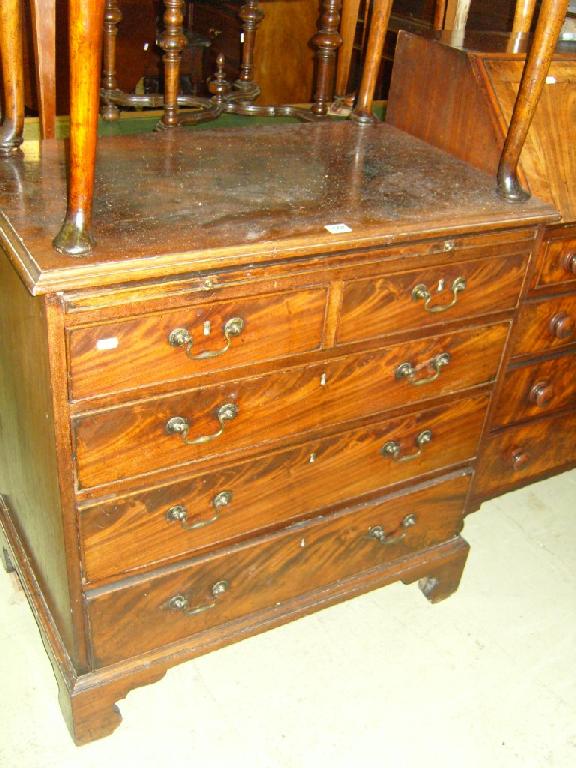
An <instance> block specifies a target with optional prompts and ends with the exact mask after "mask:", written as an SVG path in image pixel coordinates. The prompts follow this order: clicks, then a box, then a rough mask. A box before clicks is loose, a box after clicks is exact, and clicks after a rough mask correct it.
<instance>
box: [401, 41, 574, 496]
mask: <svg viewBox="0 0 576 768" xmlns="http://www.w3.org/2000/svg"><path fill="white" fill-rule="evenodd" d="M524 48H525V41H523V40H522V38H519V39H517V40H516V39H515V38H513V37H508V36H507V35H495V34H490V33H483V34H475V33H472V34H468V35H467V36H466V38H465V39H464V40H463V41H457V40H455V39H453V38H452V36H451V35H450V34H448V33H444V34H441V35H440V34H439V35H436V36H426V35H425V36H415V35H410V34H407V33H401V34H400V37H399V44H398V48H397V52H396V60H395V61H396V63H395V70H394V80H393V83H392V88H391V91H390V100H389V104H388V112H387V118H386V119H387V120H388V121H390V123H391V124H392V125H395V126H396V127H398V128H401V129H402V130H405V131H408V132H410V133H411V134H413V135H415V136H417V137H419V138H421V139H424V140H425V141H427V142H429V143H430V144H432V145H434V146H437V147H440V148H442V149H444V150H446V151H448V152H451V153H453V154H454V155H456V156H458V157H460V158H461V159H463V160H465V161H467V162H469V163H471V164H473V165H475V166H476V167H478V168H481V169H483V170H486V171H488V172H490V173H495V172H496V168H497V167H498V159H499V156H500V152H501V149H502V146H503V144H504V139H505V136H506V131H507V127H508V123H509V121H510V116H511V114H512V109H513V106H514V101H515V98H516V93H517V90H518V84H519V82H520V77H521V74H522V68H523V64H524V59H525V55H526V54H525V50H524ZM424 72H425V73H426V77H425V78H424V77H423V73H424ZM424 100H425V101H426V103H427V105H428V109H427V110H422V109H420V108H419V106H418V105H419V102H422V101H424ZM575 125H576V44H574V43H573V42H572V43H571V42H562V43H559V44H558V47H557V50H556V53H555V54H554V55H553V57H552V63H551V65H550V69H549V72H548V77H547V81H546V85H545V86H544V92H543V94H542V96H541V98H540V101H539V103H538V107H537V109H536V113H535V116H534V121H533V123H532V127H531V128H530V131H529V133H528V138H527V140H526V144H525V146H524V149H523V151H522V155H521V159H520V173H521V176H522V179H523V183H524V184H525V185H526V187H527V188H529V189H530V191H531V192H532V193H533V194H535V195H538V196H539V197H541V198H542V199H544V200H547V201H548V202H550V203H551V204H553V205H554V206H555V207H556V208H557V210H558V211H559V212H560V214H561V217H562V221H561V223H560V224H551V225H549V226H548V227H547V228H546V230H545V232H544V235H543V238H542V240H541V242H540V245H539V248H538V252H537V255H536V258H535V260H534V264H533V267H532V269H531V271H530V275H529V286H528V291H527V293H526V296H525V298H524V300H523V305H522V308H521V311H520V312H519V314H518V317H517V319H516V321H515V327H514V330H513V339H512V343H511V348H510V359H509V363H508V369H507V372H506V375H505V376H503V377H502V381H501V383H500V384H499V387H498V394H497V398H496V402H495V405H494V409H493V411H492V414H491V417H490V430H489V431H490V433H491V436H490V437H489V439H488V440H487V442H486V443H485V445H484V447H483V450H482V455H481V459H480V461H479V465H478V470H477V473H476V483H475V489H474V496H475V498H476V503H479V502H481V501H482V500H483V499H486V498H489V497H491V496H495V495H498V494H499V493H502V492H504V491H508V490H512V489H513V488H517V487H519V486H521V485H524V484H526V483H528V482H532V481H533V480H538V479H541V478H543V477H546V476H548V475H551V474H555V473H558V472H561V471H563V470H565V469H569V468H571V467H573V466H574V465H575V464H576V442H575V440H574V434H575V432H574V425H575V416H576V414H575V411H574V406H575V404H576V399H575V395H574V391H575V385H574V372H575V370H576V369H575V362H576V357H575V355H576V193H575V190H576V153H575V152H574V133H575V128H574V126H575Z"/></svg>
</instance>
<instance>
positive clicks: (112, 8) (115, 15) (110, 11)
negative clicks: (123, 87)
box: [102, 0, 122, 120]
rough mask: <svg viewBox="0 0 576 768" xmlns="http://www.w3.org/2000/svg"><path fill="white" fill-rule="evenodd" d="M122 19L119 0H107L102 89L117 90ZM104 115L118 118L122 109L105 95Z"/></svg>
mask: <svg viewBox="0 0 576 768" xmlns="http://www.w3.org/2000/svg"><path fill="white" fill-rule="evenodd" d="M121 21H122V12H121V11H120V8H119V7H118V3H117V0H105V6H104V45H103V48H102V90H103V91H104V94H105V92H106V91H117V90H118V80H117V79H116V38H117V36H118V24H119V23H120V22H121ZM102 100H103V104H102V117H103V118H104V120H117V119H118V118H119V116H120V110H119V109H118V107H117V106H116V104H112V103H111V102H110V101H109V100H108V99H106V96H105V95H103V99H102Z"/></svg>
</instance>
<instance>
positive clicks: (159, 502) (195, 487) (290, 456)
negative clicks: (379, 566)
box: [80, 395, 487, 581]
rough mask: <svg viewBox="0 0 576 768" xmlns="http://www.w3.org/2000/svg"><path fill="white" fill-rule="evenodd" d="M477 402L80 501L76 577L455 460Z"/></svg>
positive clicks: (261, 526)
mask: <svg viewBox="0 0 576 768" xmlns="http://www.w3.org/2000/svg"><path fill="white" fill-rule="evenodd" d="M486 405H487V396H486V395H482V396H476V397H474V398H465V399H463V400H458V401H456V402H453V403H451V405H450V407H449V408H448V409H447V408H446V406H443V407H437V408H431V409H428V410H426V411H422V412H420V413H418V414H410V415H407V416H403V417H399V418H396V419H391V420H388V421H384V422H381V423H379V424H376V425H371V426H370V428H364V429H357V430H352V431H348V432H344V433H342V434H340V435H336V436H331V437H328V438H323V439H320V440H316V441H311V442H307V443H305V444H304V445H302V446H300V447H298V448H292V449H290V450H286V451H280V452H277V453H274V454H271V455H267V456H265V457H263V458H258V459H255V460H253V461H250V462H243V463H240V464H236V465H233V466H229V467H225V468H223V469H222V470H219V471H216V472H212V473H206V474H202V475H198V476H197V477H195V478H192V479H191V480H188V481H185V482H181V483H176V484H172V485H168V486H165V487H162V488H157V489H154V490H150V491H146V492H144V493H138V494H133V495H130V496H126V497H124V498H120V499H116V500H114V501H112V502H109V503H105V504H99V505H97V506H94V507H91V508H88V509H85V510H83V511H82V512H81V514H80V531H81V537H82V542H83V552H84V570H85V573H86V576H87V578H88V580H91V581H96V580H98V579H103V578H109V577H111V576H114V575H118V574H120V573H121V572H127V571H129V570H130V569H134V568H138V567H142V566H146V565H150V564H152V563H157V562H159V561H162V560H167V559H170V558H175V557H182V556H186V555H189V554H191V553H193V552H200V551H203V550H207V549H210V548H212V549H213V548H215V547H218V546H222V544H223V543H225V542H232V541H235V540H236V541H237V540H239V539H240V538H242V537H246V536H247V535H249V534H253V533H254V532H255V531H263V530H266V529H267V528H268V529H270V528H272V527H274V526H278V525H280V524H282V523H284V524H285V523H287V522H290V521H293V520H295V519H297V518H301V517H302V516H303V515H310V514H312V513H314V512H315V511H319V510H321V509H323V508H326V507H329V506H331V505H334V504H338V503H342V502H345V501H346V500H348V499H353V498H354V497H358V496H361V495H362V494H366V493H369V492H372V491H377V490H378V489H380V488H383V487H385V486H391V485H393V484H395V483H399V482H402V481H405V480H408V479H410V478H413V477H416V476H418V475H422V474H424V473H426V472H431V471H434V470H437V469H440V468H442V467H447V466H455V465H457V464H460V463H462V462H464V461H467V460H468V459H471V458H472V457H474V455H475V453H476V447H477V445H478V441H479V438H480V432H481V430H482V425H483V421H484V413H485V408H486ZM426 430H429V431H430V432H431V434H432V439H431V441H430V443H429V444H427V445H424V446H422V452H421V455H420V456H418V457H416V458H414V459H410V460H408V461H402V460H400V459H401V458H402V457H403V456H407V455H410V454H412V453H416V452H417V447H416V438H417V436H418V435H420V434H422V432H425V431H426ZM393 441H395V442H397V443H398V444H399V445H400V447H401V453H400V455H399V456H398V457H397V458H396V459H395V458H394V455H393V454H392V453H386V452H385V453H383V448H384V446H386V445H387V444H389V443H390V442H393ZM223 494H226V495H225V496H224V497H223ZM223 500H224V503H222V501H223ZM174 510H175V511H174Z"/></svg>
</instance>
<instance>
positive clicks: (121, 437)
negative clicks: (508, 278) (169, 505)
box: [74, 323, 508, 488]
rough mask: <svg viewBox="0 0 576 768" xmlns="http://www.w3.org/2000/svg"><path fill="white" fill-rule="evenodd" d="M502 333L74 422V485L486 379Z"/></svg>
mask: <svg viewBox="0 0 576 768" xmlns="http://www.w3.org/2000/svg"><path fill="white" fill-rule="evenodd" d="M507 330H508V324H507V323H501V324H499V325H494V326H487V327H484V328H476V329H468V330H467V331H466V332H461V333H456V334H448V335H446V336H441V337H433V338H431V339H419V340H418V341H415V342H410V343H407V344H402V345H397V346H395V347H391V348H388V349H385V350H377V351H374V352H369V353H363V354H361V355H353V356H347V357H343V358H338V359H336V360H330V361H327V362H325V363H321V364H316V365H310V366H306V367H299V368H293V369H289V370H285V371H280V372H276V373H273V374H269V375H266V376H261V377H255V378H249V379H243V380H240V381H236V382H232V383H229V384H221V385H216V386H211V387H210V386H207V387H202V388H200V389H195V390H191V391H189V392H185V393H182V394H178V395H174V396H168V397H160V398H156V399H151V400H147V401H144V402H141V403H138V404H135V405H129V406H125V407H119V408H114V409H110V410H105V411H100V412H95V413H91V414H87V415H83V416H79V417H77V418H76V419H75V420H74V432H75V453H76V458H77V466H78V479H79V484H80V487H85V488H88V487H92V486H96V485H101V484H105V483H109V482H113V481H114V480H119V479H123V478H127V477H132V476H137V475H141V474H143V473H145V472H149V471H153V470H157V469H161V468H163V467H170V466H175V465H178V464H183V463H187V462H193V461H201V460H211V459H214V458H216V457H218V456H222V455H227V454H233V453H234V452H237V451H239V450H256V449H258V448H260V450H261V447H262V446H264V445H266V444H272V443H274V442H277V441H279V440H282V439H285V438H287V437H291V436H296V435H300V434H306V433H310V432H313V431H315V430H316V431H318V430H321V429H324V428H326V427H332V426H335V425H338V424H344V423H346V422H350V421H353V420H354V419H358V418H362V417H366V416H371V415H376V414H380V413H382V412H385V411H388V410H391V409H393V408H395V407H400V406H403V405H406V404H409V403H418V402H422V401H424V400H426V399H430V398H433V397H438V396H440V395H446V394H449V393H451V392H454V391H458V390H460V389H462V388H467V387H471V386H475V385H478V384H482V383H486V382H490V381H492V380H493V379H494V377H495V375H496V372H497V370H498V366H499V363H500V357H501V353H502V349H503V344H504V340H505V338H506V334H507ZM442 360H444V361H447V362H446V363H445V364H442ZM407 365H409V366H411V368H412V369H413V376H412V377H411V376H409V375H400V373H399V370H400V369H401V370H402V371H404V374H406V371H407V370H408V369H407V368H406V366H407ZM415 382H417V383H415ZM418 382H424V383H418ZM227 406H230V407H229V408H228V407H227ZM227 415H228V416H230V418H228V419H225V418H224V416H227ZM174 419H179V420H180V421H178V422H176V421H174ZM177 429H181V430H183V431H180V432H178V431H175V430H177ZM185 440H186V441H188V442H185ZM198 440H200V441H201V442H193V441H198Z"/></svg>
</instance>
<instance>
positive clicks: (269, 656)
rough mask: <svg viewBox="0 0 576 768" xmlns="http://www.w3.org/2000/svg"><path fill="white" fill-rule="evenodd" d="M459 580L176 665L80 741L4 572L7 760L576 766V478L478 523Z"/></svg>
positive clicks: (34, 766) (77, 766) (530, 493)
mask: <svg viewBox="0 0 576 768" xmlns="http://www.w3.org/2000/svg"><path fill="white" fill-rule="evenodd" d="M465 536H466V538H467V539H468V541H469V542H470V544H471V545H472V549H471V553H470V557H469V560H468V565H467V568H466V571H465V573H464V578H463V580H462V584H461V586H460V590H459V591H458V592H457V593H456V594H455V595H454V596H453V597H451V598H450V599H449V600H447V601H445V602H443V603H440V604H438V605H436V606H431V605H430V604H428V603H427V602H426V601H425V600H424V598H423V597H422V595H421V594H420V593H419V591H418V589H417V588H416V586H411V587H405V586H402V585H393V586H391V587H387V588H385V589H381V590H378V591H377V592H373V593H371V594H369V595H366V596H364V597H360V598H356V599H355V600H352V601H349V602H347V603H343V604H342V605H339V606H336V607H334V608H330V609H328V610H326V611H324V612H322V613H319V614H316V615H314V616H311V617H309V618H306V619H302V620H300V621H297V622H295V623H293V624H290V625H288V626H285V627H282V628H280V629H276V630H273V631H271V632H269V633H267V634H264V635H260V636H259V637H256V638H252V639H250V640H246V641H244V642H242V643H239V644H237V645H235V646H232V647H229V648H226V649H224V650H221V651H218V652H216V653H213V654H211V655H209V656H205V657H203V658H201V659H198V660H196V661H192V662H189V663H187V664H184V665H182V666H180V667H176V668H173V669H172V670H171V671H169V672H168V674H167V675H166V677H165V678H164V679H163V680H162V681H161V682H159V683H157V684H155V685H152V686H148V687H145V688H140V689H138V690H135V691H132V692H131V693H130V694H129V695H128V697H127V698H126V699H125V700H124V701H122V702H120V708H121V710H122V713H123V715H124V722H123V724H122V725H121V726H120V728H119V729H118V730H117V731H116V733H115V734H113V735H112V736H110V737H109V738H107V739H104V740H101V741H99V742H95V743H93V744H90V745H87V746H84V747H81V748H76V747H74V746H73V745H72V742H71V740H70V738H69V736H68V732H67V730H66V728H65V726H64V722H63V720H62V718H61V716H60V711H59V708H58V704H57V700H56V684H55V682H54V678H53V676H52V673H51V668H50V665H49V663H48V660H47V657H46V655H45V654H44V651H43V648H42V643H41V641H40V638H39V635H38V632H37V629H36V626H35V624H34V621H33V619H32V615H31V613H30V611H29V609H28V607H27V604H26V601H25V599H24V597H23V595H22V593H21V592H20V591H19V589H18V586H17V582H16V580H15V578H14V577H13V576H8V575H6V574H4V573H3V572H2V573H1V574H0V606H1V611H2V613H1V616H2V622H1V626H0V684H1V686H2V700H1V701H2V708H1V720H0V766H2V768H8V767H10V768H12V767H14V768H51V767H52V766H58V768H60V767H68V766H69V767H70V768H72V766H73V767H74V768H88V766H90V767H91V768H92V767H93V768H96V767H97V768H116V766H118V767H120V766H122V767H124V766H127V765H138V766H166V765H171V766H184V765H186V766H188V765H194V766H203V767H207V768H212V767H217V766H241V767H242V766H247V767H249V768H307V767H308V766H310V767H312V766H314V768H316V766H323V765H327V766H331V768H340V767H342V768H344V767H345V768H350V766H359V767H360V766H361V767H362V768H365V767H366V766H388V765H389V766H394V768H412V767H414V768H416V767H417V768H420V767H424V766H436V765H442V766H443V767H444V768H452V766H454V768H455V767H456V766H458V768H512V767H514V768H516V766H518V768H520V767H521V768H574V766H576V472H572V473H568V474H565V475H563V476H561V477H558V478H554V479H552V480H548V481H546V482H543V483H540V484H538V485H534V486H532V487H530V488H527V489H524V490H522V491H518V492H516V493H514V494H508V495H507V496H504V497H502V498H500V499H498V500H497V501H495V502H492V503H490V504H486V505H484V506H483V508H482V510H481V512H480V513H478V514H476V515H473V516H471V517H470V518H468V520H467V522H466V527H465Z"/></svg>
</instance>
